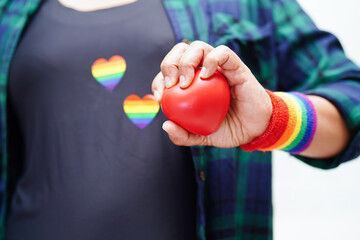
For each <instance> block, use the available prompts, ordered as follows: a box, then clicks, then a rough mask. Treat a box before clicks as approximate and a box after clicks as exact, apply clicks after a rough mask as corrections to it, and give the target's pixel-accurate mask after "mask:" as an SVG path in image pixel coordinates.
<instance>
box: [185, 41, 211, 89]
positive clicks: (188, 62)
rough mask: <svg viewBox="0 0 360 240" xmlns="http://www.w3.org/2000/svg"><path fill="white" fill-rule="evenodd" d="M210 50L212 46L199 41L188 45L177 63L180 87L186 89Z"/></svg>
mask: <svg viewBox="0 0 360 240" xmlns="http://www.w3.org/2000/svg"><path fill="white" fill-rule="evenodd" d="M211 50H213V47H212V46H210V45H209V44H207V43H204V42H201V41H194V42H192V43H191V44H190V46H189V48H188V49H187V50H186V51H185V52H184V54H183V55H182V56H181V59H180V62H179V76H180V87H182V88H187V87H188V86H189V85H190V84H191V82H192V80H193V78H194V73H195V69H196V68H197V67H198V66H199V65H200V64H201V63H202V60H203V58H204V57H205V56H206V55H207V54H208V53H209V52H210V51H211Z"/></svg>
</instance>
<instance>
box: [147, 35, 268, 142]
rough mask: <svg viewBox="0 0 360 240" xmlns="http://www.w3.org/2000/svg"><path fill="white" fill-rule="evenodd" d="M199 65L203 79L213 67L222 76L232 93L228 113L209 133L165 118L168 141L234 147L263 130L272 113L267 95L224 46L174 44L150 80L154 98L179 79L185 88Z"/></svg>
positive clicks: (258, 134)
mask: <svg viewBox="0 0 360 240" xmlns="http://www.w3.org/2000/svg"><path fill="white" fill-rule="evenodd" d="M198 66H202V70H201V74H200V76H201V77H202V78H208V77H210V76H212V75H213V74H214V72H215V71H216V70H218V71H220V72H221V73H222V74H223V75H224V76H225V78H226V80H227V81H228V83H229V86H230V93H231V100H230V101H231V102H230V108H229V111H228V114H227V115H226V117H225V119H224V121H223V122H222V123H221V125H220V127H219V129H218V130H217V131H216V132H214V133H212V134H210V135H208V136H201V135H196V134H192V133H190V132H188V131H186V130H185V129H183V128H182V127H180V126H179V125H177V124H175V123H174V122H171V121H166V122H165V123H164V124H163V129H164V130H165V131H166V132H167V133H168V135H169V137H170V139H171V141H172V142H173V143H174V144H176V145H184V146H192V145H210V146H215V147H237V146H239V145H241V144H246V143H249V142H251V141H252V140H253V139H254V138H256V137H258V136H260V135H261V134H262V133H264V132H265V130H266V128H267V126H268V124H269V122H270V118H271V115H272V104H271V100H270V97H269V96H268V94H267V93H266V92H265V89H264V88H263V87H262V86H261V85H260V83H259V82H258V81H257V80H256V78H255V77H254V75H253V74H252V73H251V71H250V70H249V68H248V67H247V66H246V65H245V64H244V63H243V62H242V61H241V60H240V58H239V57H238V56H237V55H236V54H235V53H234V52H233V51H231V50H230V49H229V48H228V47H226V46H219V47H217V48H213V47H212V46H210V45H208V44H206V43H204V42H200V41H195V42H193V43H191V44H190V45H188V44H185V43H179V44H177V45H175V46H174V48H173V49H172V50H171V51H170V52H169V53H168V54H167V55H166V57H165V58H164V60H163V62H162V63H161V72H160V73H159V74H158V75H157V76H156V77H155V79H154V80H153V83H152V90H153V93H154V96H155V98H156V100H157V101H159V102H160V101H161V97H162V94H163V92H164V89H165V88H170V87H172V86H174V85H175V84H176V83H177V82H178V81H180V83H179V84H180V87H182V88H187V87H188V86H189V85H190V84H191V81H192V79H193V77H194V73H195V69H196V68H197V67H198Z"/></svg>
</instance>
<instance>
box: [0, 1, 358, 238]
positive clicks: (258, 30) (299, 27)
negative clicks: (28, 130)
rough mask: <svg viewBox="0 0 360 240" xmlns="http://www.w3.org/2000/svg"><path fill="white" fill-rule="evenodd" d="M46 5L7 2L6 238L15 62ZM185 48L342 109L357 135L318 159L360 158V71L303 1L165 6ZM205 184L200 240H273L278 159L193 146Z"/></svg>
mask: <svg viewBox="0 0 360 240" xmlns="http://www.w3.org/2000/svg"><path fill="white" fill-rule="evenodd" d="M39 2H40V1H39V0H12V1H10V0H0V58H1V59H0V62H1V67H0V114H1V117H0V119H1V125H0V127H1V128H0V134H1V135H0V136H1V138H0V139H1V142H0V144H1V147H0V154H1V159H2V165H1V171H0V173H1V181H0V192H1V194H2V196H1V198H0V199H2V200H1V204H0V205H1V219H0V221H1V222H0V224H1V226H2V228H1V234H2V235H3V234H4V227H3V226H4V222H5V215H6V214H5V213H6V211H5V210H6V206H7V202H8V198H9V196H8V194H6V189H7V185H8V184H9V182H11V181H10V180H11V177H12V176H11V174H10V173H11V169H9V168H8V164H7V154H6V88H7V76H8V72H9V66H10V62H11V58H12V56H13V53H14V50H15V48H16V44H17V42H18V39H19V37H20V34H21V32H22V30H23V29H24V26H25V25H26V23H27V22H28V20H29V17H30V16H31V14H33V13H34V12H35V10H36V9H37V7H38V5H39ZM163 2H164V6H165V8H166V11H167V12H168V16H169V19H170V21H171V24H172V26H173V29H174V33H175V35H176V40H177V42H180V41H182V40H183V39H188V40H190V41H193V40H196V39H199V40H202V41H205V42H208V43H210V44H212V45H213V46H217V45H221V44H224V45H227V46H229V47H230V48H231V49H233V50H234V51H235V52H236V53H237V54H238V55H239V56H240V57H241V58H242V59H243V61H244V62H245V63H246V64H247V65H248V66H249V68H250V69H251V70H252V72H253V73H254V75H255V76H256V77H257V79H258V80H259V81H260V82H261V84H262V85H263V86H264V87H265V88H268V89H271V90H281V91H290V90H295V91H302V92H305V93H307V94H316V95H319V96H322V97H324V98H327V99H328V100H330V101H331V102H333V103H334V104H335V106H336V107H337V108H338V109H339V111H340V113H341V115H342V116H343V118H344V119H345V121H346V123H347V125H348V127H349V129H350V132H351V134H352V138H351V142H350V144H349V146H348V148H347V150H346V151H344V152H342V153H340V154H339V155H338V156H336V157H334V158H331V159H326V160H316V159H310V158H305V157H299V156H296V157H298V158H299V159H300V160H302V161H304V162H306V163H308V164H311V165H313V166H315V167H319V168H324V169H327V168H333V167H336V166H338V165H339V164H340V163H342V162H345V161H348V160H350V159H352V158H355V157H356V156H358V155H359V153H360V70H359V68H358V67H357V66H356V65H355V64H353V63H352V62H351V61H350V60H349V59H347V58H346V56H345V55H344V52H343V50H342V48H341V45H340V43H339V42H338V40H337V39H336V38H335V37H334V36H333V35H331V34H329V33H327V32H323V31H320V30H319V29H317V28H316V26H315V25H314V23H313V22H312V21H311V19H310V18H309V17H308V16H307V15H306V14H305V13H304V11H303V10H302V9H301V7H300V6H299V5H298V3H297V2H296V1H295V0H226V1H225V0H163ZM192 153H193V159H194V164H195V169H196V179H197V183H198V195H197V196H198V198H197V201H198V202H197V206H198V209H197V210H198V215H197V216H198V217H197V224H198V227H197V235H198V239H201V240H203V239H272V203H271V154H270V153H261V152H252V153H248V152H243V151H241V150H240V149H239V148H233V149H219V148H212V147H192ZM0 239H3V238H2V237H0Z"/></svg>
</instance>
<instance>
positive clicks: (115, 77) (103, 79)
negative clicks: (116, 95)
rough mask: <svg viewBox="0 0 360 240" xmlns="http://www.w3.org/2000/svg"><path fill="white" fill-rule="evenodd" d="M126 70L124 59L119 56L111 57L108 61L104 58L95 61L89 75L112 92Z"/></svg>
mask: <svg viewBox="0 0 360 240" xmlns="http://www.w3.org/2000/svg"><path fill="white" fill-rule="evenodd" d="M125 70H126V62H125V59H124V58H123V57H121V56H118V55H115V56H112V57H111V58H110V59H109V61H107V60H106V59H104V58H100V59H98V60H96V61H95V62H94V63H93V65H92V67H91V73H92V75H93V76H94V78H95V79H96V81H98V82H99V83H100V84H101V85H103V86H104V87H106V88H107V89H109V90H110V91H112V90H114V88H115V87H116V85H117V84H118V83H119V82H120V81H121V78H122V77H123V76H124V73H125Z"/></svg>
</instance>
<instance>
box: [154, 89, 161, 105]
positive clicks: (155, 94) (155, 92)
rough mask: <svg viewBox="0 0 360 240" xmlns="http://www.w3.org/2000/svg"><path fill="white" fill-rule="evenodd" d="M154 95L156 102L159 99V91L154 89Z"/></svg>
mask: <svg viewBox="0 0 360 240" xmlns="http://www.w3.org/2000/svg"><path fill="white" fill-rule="evenodd" d="M154 97H155V100H156V101H157V102H159V101H160V94H159V92H158V91H157V90H155V91H154Z"/></svg>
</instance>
